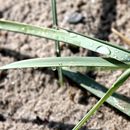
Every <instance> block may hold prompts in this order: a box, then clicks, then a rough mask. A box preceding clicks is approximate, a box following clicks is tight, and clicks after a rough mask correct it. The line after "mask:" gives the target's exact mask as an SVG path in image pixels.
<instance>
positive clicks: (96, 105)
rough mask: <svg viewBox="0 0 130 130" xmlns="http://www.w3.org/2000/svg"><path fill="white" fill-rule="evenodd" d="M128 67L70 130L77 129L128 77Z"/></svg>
mask: <svg viewBox="0 0 130 130" xmlns="http://www.w3.org/2000/svg"><path fill="white" fill-rule="evenodd" d="M129 76H130V69H127V70H126V71H125V72H124V73H123V74H122V75H121V76H120V77H119V78H118V79H117V80H116V81H115V83H114V84H113V85H112V87H111V88H110V89H109V90H108V91H107V92H106V93H105V95H104V96H103V97H102V98H101V99H100V100H99V101H98V102H97V103H96V104H95V105H94V106H93V108H92V109H91V110H90V111H89V112H88V113H87V114H86V115H85V116H84V117H83V118H82V119H81V121H79V123H77V125H76V126H75V127H74V128H73V129H72V130H79V129H80V128H81V127H82V126H83V125H84V123H85V122H86V121H88V120H89V119H90V117H91V116H92V115H93V114H94V113H95V112H96V111H97V110H98V109H99V107H100V106H101V105H102V104H103V103H104V102H105V101H106V100H107V99H108V98H109V97H110V96H111V95H112V94H113V93H114V92H115V91H116V90H117V89H118V88H119V87H120V86H121V85H122V84H123V83H124V82H125V81H126V80H127V79H128V78H129Z"/></svg>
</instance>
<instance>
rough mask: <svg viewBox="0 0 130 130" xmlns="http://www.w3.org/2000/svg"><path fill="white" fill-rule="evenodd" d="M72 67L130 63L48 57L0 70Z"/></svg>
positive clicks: (95, 58)
mask: <svg viewBox="0 0 130 130" xmlns="http://www.w3.org/2000/svg"><path fill="white" fill-rule="evenodd" d="M67 66H68V67H72V66H76V67H77V66H84V67H86V66H91V67H92V66H93V67H111V68H118V69H119V68H129V67H130V63H125V62H120V61H117V60H115V59H112V58H101V57H49V58H36V59H29V60H23V61H17V62H14V63H10V64H8V65H5V66H3V67H0V69H13V68H29V67H67Z"/></svg>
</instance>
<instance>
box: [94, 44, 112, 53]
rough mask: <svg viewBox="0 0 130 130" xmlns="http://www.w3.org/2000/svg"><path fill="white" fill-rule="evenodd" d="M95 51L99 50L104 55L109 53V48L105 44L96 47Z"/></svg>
mask: <svg viewBox="0 0 130 130" xmlns="http://www.w3.org/2000/svg"><path fill="white" fill-rule="evenodd" d="M96 52H99V53H101V54H105V55H110V54H111V51H110V50H109V48H107V47H105V46H99V47H97V49H96Z"/></svg>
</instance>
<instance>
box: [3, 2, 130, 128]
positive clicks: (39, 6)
mask: <svg viewBox="0 0 130 130" xmlns="http://www.w3.org/2000/svg"><path fill="white" fill-rule="evenodd" d="M93 1H94V0H93ZM93 1H91V0H89V1H86V0H75V1H73V0H57V11H58V20H59V26H60V27H64V28H66V29H71V30H73V31H76V32H80V33H82V34H84V35H89V36H92V37H97V38H100V39H104V40H109V41H112V42H115V43H117V44H119V45H120V46H124V47H125V48H127V49H129V46H128V45H126V44H122V43H123V42H122V41H121V40H120V39H119V38H118V37H117V36H116V35H115V34H113V33H111V27H115V28H117V29H118V30H119V31H120V32H122V33H124V34H125V35H126V36H128V37H129V34H130V22H129V21H130V14H129V12H130V2H129V0H111V1H110V0H95V1H94V3H93ZM73 12H79V13H81V15H82V16H83V17H84V20H83V21H82V22H80V23H78V24H76V25H74V24H69V23H68V21H67V19H68V18H69V16H70V15H71V14H72V13H73ZM0 18H4V19H8V20H15V21H19V22H24V23H30V24H34V25H40V26H46V27H52V17H51V7H50V0H49V1H48V0H0ZM54 55H55V51H54V42H52V41H50V40H46V39H41V38H36V37H32V36H25V35H22V34H16V33H12V32H8V33H7V32H6V31H0V61H1V62H0V66H2V65H4V64H7V63H10V62H13V61H18V60H23V59H28V58H35V57H47V56H54ZM71 55H80V56H86V55H95V54H94V53H93V52H90V51H87V50H85V49H82V48H79V49H78V48H73V47H71V46H68V45H66V44H63V43H62V56H71ZM121 72H122V71H120V70H119V71H100V72H98V71H97V72H90V71H89V72H86V74H88V75H89V76H90V77H92V78H94V79H95V80H97V81H99V82H100V83H101V84H104V85H105V86H107V87H110V85H111V84H112V83H113V82H114V81H115V80H116V78H117V77H118V76H119V75H120V74H121ZM119 92H120V93H121V94H124V95H126V96H129V97H130V85H129V80H128V81H127V83H126V84H125V85H123V87H121V88H120V89H119ZM72 96H73V100H72ZM97 101H98V99H97V98H96V97H95V96H93V95H91V94H90V93H89V92H87V91H85V90H84V89H81V88H80V87H79V86H77V85H75V84H74V83H71V82H70V81H69V80H68V79H65V85H64V87H59V86H58V81H57V76H56V74H55V72H54V71H52V69H49V68H48V69H47V68H46V69H44V68H43V69H37V68H34V69H24V70H23V69H22V70H8V71H2V72H0V130H71V129H72V128H73V127H74V126H75V124H76V123H77V122H78V121H79V120H80V119H81V118H82V117H83V116H84V114H85V113H86V112H88V111H89V110H90V108H91V107H92V106H93V105H94V104H95V103H96V102H97ZM82 129H83V130H87V129H88V130H130V118H129V117H127V116H125V115H124V114H122V113H121V112H119V111H118V110H116V109H114V108H112V107H111V106H109V105H108V104H106V103H105V104H104V105H103V106H102V107H101V108H100V110H99V111H98V112H97V113H96V114H95V115H94V116H93V117H92V118H91V119H90V120H89V122H88V123H87V124H85V126H84V128H82Z"/></svg>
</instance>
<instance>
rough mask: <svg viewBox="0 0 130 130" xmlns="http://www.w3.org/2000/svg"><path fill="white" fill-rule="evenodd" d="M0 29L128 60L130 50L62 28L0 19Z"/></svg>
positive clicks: (129, 59)
mask: <svg viewBox="0 0 130 130" xmlns="http://www.w3.org/2000/svg"><path fill="white" fill-rule="evenodd" d="M0 29H3V30H8V31H13V32H18V33H24V34H29V35H33V36H38V37H44V38H48V39H52V40H56V41H62V42H66V43H69V44H73V45H76V46H79V47H83V48H86V49H89V50H92V51H95V52H98V53H101V54H104V55H106V56H109V57H112V58H115V59H117V60H120V61H130V51H128V50H125V49H123V48H121V47H119V46H116V45H114V44H110V43H109V42H106V41H102V40H98V39H95V38H90V37H87V36H83V35H81V34H77V33H74V32H71V31H68V30H64V29H58V30H57V29H54V28H45V27H38V26H34V25H28V24H22V23H17V22H13V21H7V20H0Z"/></svg>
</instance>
